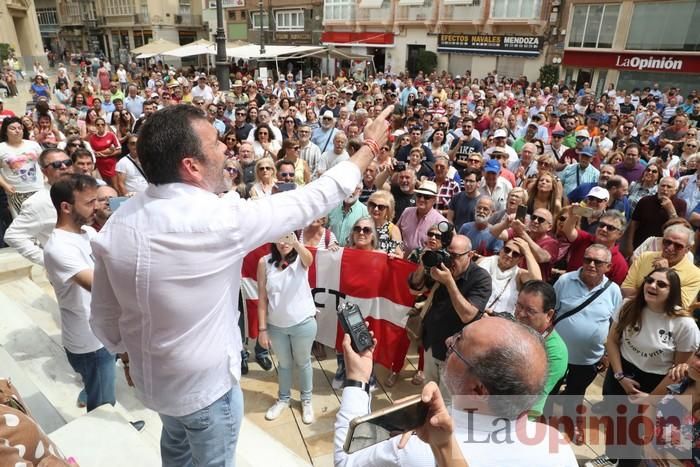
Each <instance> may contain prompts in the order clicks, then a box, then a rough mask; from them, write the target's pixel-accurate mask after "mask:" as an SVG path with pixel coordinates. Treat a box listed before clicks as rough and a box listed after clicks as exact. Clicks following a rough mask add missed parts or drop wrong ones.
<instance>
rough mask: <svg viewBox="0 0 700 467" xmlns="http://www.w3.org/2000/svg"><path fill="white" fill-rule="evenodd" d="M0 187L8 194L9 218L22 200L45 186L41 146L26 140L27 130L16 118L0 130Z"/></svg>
mask: <svg viewBox="0 0 700 467" xmlns="http://www.w3.org/2000/svg"><path fill="white" fill-rule="evenodd" d="M0 141H2V143H0V188H1V189H3V190H5V193H7V199H8V202H9V205H10V212H11V213H12V217H15V216H17V214H18V213H19V210H20V207H21V206H22V203H23V202H24V200H26V199H27V198H29V197H30V196H31V195H33V194H34V193H36V192H37V191H39V190H40V189H41V188H42V187H43V186H44V176H43V174H42V173H41V167H39V155H40V154H41V146H39V144H37V143H36V142H35V141H30V140H29V130H28V129H27V128H26V127H25V126H24V125H23V124H22V121H21V120H20V119H19V118H17V117H7V118H5V119H4V120H3V122H2V127H0Z"/></svg>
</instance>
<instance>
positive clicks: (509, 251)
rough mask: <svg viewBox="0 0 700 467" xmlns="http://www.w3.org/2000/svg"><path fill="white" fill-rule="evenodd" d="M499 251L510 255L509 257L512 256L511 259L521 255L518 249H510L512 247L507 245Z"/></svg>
mask: <svg viewBox="0 0 700 467" xmlns="http://www.w3.org/2000/svg"><path fill="white" fill-rule="evenodd" d="M501 251H502V252H503V254H506V255H508V256H510V257H511V258H513V259H518V258H520V257H521V256H522V255H523V254H522V253H520V252H519V251H515V250H514V249H512V248H510V247H508V246H504V247H503V249H502V250H501Z"/></svg>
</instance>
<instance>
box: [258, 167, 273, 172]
mask: <svg viewBox="0 0 700 467" xmlns="http://www.w3.org/2000/svg"><path fill="white" fill-rule="evenodd" d="M263 170H272V167H258V171H260V172H262V171H263Z"/></svg>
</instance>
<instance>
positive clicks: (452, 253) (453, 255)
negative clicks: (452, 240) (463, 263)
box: [448, 251, 470, 259]
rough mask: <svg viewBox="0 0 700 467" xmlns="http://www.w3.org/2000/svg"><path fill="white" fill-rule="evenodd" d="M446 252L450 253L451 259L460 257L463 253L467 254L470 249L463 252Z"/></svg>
mask: <svg viewBox="0 0 700 467" xmlns="http://www.w3.org/2000/svg"><path fill="white" fill-rule="evenodd" d="M448 253H449V254H450V257H452V259H457V258H461V257H462V256H464V255H468V254H469V253H470V251H465V252H464V253H455V252H453V251H448Z"/></svg>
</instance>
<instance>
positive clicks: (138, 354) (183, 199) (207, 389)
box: [90, 162, 361, 416]
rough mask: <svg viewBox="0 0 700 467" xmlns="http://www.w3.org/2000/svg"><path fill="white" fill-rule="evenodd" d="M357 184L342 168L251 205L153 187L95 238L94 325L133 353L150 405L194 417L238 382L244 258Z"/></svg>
mask: <svg viewBox="0 0 700 467" xmlns="http://www.w3.org/2000/svg"><path fill="white" fill-rule="evenodd" d="M360 178H361V176H360V171H359V169H358V168H357V166H356V165H354V164H352V163H349V162H345V163H342V164H338V167H336V168H334V169H333V170H330V171H328V172H326V174H325V175H324V176H322V177H321V178H319V179H318V180H316V181H314V182H312V183H310V184H308V185H306V186H304V187H303V188H300V189H297V190H292V191H288V192H284V193H280V194H277V195H275V196H270V197H264V198H258V199H255V200H241V199H240V198H238V197H236V196H227V197H223V198H219V197H218V196H216V195H215V194H213V193H209V192H207V191H204V190H202V189H200V188H196V187H194V186H191V185H186V184H182V183H171V184H166V185H161V186H154V185H149V187H148V189H147V190H146V191H145V192H143V193H139V194H137V195H136V196H134V197H133V198H131V199H130V200H129V201H127V202H126V203H124V204H123V205H122V206H121V207H120V208H119V209H118V210H117V211H115V213H114V214H112V217H110V219H109V221H107V223H106V224H105V226H104V227H103V228H102V230H101V231H100V233H99V234H98V236H97V238H96V239H95V240H94V241H93V251H94V255H95V276H94V282H93V288H92V319H91V323H90V324H91V325H92V328H93V330H94V332H95V334H96V335H97V336H98V337H99V338H100V340H101V341H102V342H103V343H104V344H105V346H106V347H107V349H108V350H110V351H111V352H115V353H116V352H124V351H128V352H129V359H130V361H131V376H132V378H133V380H134V383H135V385H136V391H137V395H138V397H139V399H140V400H141V401H142V402H143V404H144V405H145V406H146V407H149V408H151V409H153V410H156V411H157V412H159V413H162V414H165V415H171V416H182V415H187V414H191V413H193V412H195V411H197V410H200V409H202V408H204V407H208V406H209V405H211V404H212V403H213V402H215V401H216V400H217V399H219V398H220V397H221V396H222V395H223V394H225V393H226V392H228V391H229V390H230V389H231V387H232V386H233V385H234V384H237V381H238V380H239V379H240V371H241V365H240V362H241V348H242V344H241V336H240V331H239V329H238V326H237V324H236V323H237V322H238V315H239V313H238V291H239V288H240V281H241V265H242V263H243V258H244V257H245V255H246V254H248V252H249V251H251V250H252V249H254V248H256V247H258V246H260V245H262V244H264V243H266V242H272V241H276V240H277V239H279V238H280V237H282V235H284V234H286V233H289V232H290V231H292V230H296V229H301V228H302V227H305V226H306V225H308V224H310V223H311V221H313V220H314V219H318V218H319V217H320V216H322V215H325V214H327V213H328V212H329V211H330V210H331V209H332V208H333V207H335V206H337V205H339V204H340V203H341V202H342V201H343V199H345V197H346V196H347V195H349V194H350V193H351V192H352V191H353V190H354V189H355V187H356V186H357V185H358V184H359V183H360Z"/></svg>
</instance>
